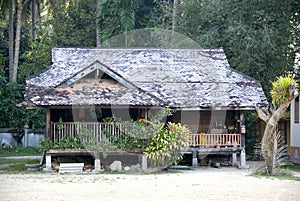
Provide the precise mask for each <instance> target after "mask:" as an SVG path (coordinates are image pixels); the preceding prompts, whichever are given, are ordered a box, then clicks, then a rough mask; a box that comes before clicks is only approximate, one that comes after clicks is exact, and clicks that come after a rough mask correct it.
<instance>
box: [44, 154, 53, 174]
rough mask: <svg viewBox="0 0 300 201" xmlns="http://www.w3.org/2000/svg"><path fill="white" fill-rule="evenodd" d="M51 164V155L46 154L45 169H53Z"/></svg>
mask: <svg viewBox="0 0 300 201" xmlns="http://www.w3.org/2000/svg"><path fill="white" fill-rule="evenodd" d="M51 166H52V165H51V155H47V154H46V167H45V168H44V171H52V168H51Z"/></svg>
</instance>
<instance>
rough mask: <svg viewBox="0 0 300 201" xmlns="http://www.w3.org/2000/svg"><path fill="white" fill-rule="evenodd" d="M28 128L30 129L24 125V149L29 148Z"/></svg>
mask: <svg viewBox="0 0 300 201" xmlns="http://www.w3.org/2000/svg"><path fill="white" fill-rule="evenodd" d="M28 128H29V126H28V124H25V125H24V137H23V139H24V140H23V142H22V144H23V147H27V146H28Z"/></svg>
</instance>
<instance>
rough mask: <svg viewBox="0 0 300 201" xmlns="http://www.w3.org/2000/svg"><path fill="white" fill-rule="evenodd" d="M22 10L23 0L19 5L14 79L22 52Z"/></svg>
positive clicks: (13, 79)
mask: <svg viewBox="0 0 300 201" xmlns="http://www.w3.org/2000/svg"><path fill="white" fill-rule="evenodd" d="M22 12H23V0H20V1H19V3H18V6H17V27H16V39H15V55H14V66H13V76H12V81H13V82H16V81H17V73H18V67H19V53H20V40H21V26H22Z"/></svg>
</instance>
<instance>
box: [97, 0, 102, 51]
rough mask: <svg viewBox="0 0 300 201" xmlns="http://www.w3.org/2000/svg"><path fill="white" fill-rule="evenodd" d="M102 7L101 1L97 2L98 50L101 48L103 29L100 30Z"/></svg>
mask: <svg viewBox="0 0 300 201" xmlns="http://www.w3.org/2000/svg"><path fill="white" fill-rule="evenodd" d="M100 7H101V0H97V8H96V44H97V48H100V47H101V29H100V24H99V22H100V20H99V18H100Z"/></svg>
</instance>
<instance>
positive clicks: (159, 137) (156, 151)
mask: <svg viewBox="0 0 300 201" xmlns="http://www.w3.org/2000/svg"><path fill="white" fill-rule="evenodd" d="M188 136H189V130H188V129H187V128H186V127H185V126H182V125H181V124H175V123H168V124H167V128H162V129H161V130H159V131H158V132H157V133H155V135H154V136H153V137H152V138H151V139H150V143H149V145H148V146H147V147H146V151H145V152H144V154H145V156H146V157H147V158H148V159H149V160H150V165H152V166H155V167H166V166H168V165H171V164H172V163H174V162H176V161H177V160H179V159H181V157H182V156H181V153H180V152H181V151H183V150H184V149H185V148H187V147H188V146H189V137H188Z"/></svg>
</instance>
